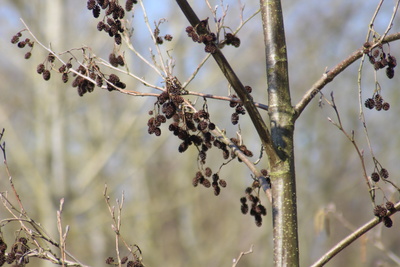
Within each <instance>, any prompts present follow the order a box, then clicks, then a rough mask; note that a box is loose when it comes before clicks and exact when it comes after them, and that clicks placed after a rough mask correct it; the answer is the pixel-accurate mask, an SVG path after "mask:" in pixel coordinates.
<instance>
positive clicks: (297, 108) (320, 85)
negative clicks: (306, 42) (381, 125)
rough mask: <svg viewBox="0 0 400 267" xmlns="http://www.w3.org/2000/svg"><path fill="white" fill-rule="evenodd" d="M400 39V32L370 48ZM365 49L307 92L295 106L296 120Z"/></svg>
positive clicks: (350, 57)
mask: <svg viewBox="0 0 400 267" xmlns="http://www.w3.org/2000/svg"><path fill="white" fill-rule="evenodd" d="M399 39H400V32H397V33H394V34H390V35H387V36H386V37H385V38H384V39H383V40H378V41H376V42H369V44H370V47H371V48H372V47H376V46H377V45H378V44H381V43H389V42H393V41H396V40H399ZM363 51H364V47H361V48H359V49H357V50H356V51H355V52H353V53H352V54H351V55H350V56H348V57H347V58H346V59H345V60H343V61H342V62H340V63H339V64H337V65H336V66H335V67H333V68H332V69H331V70H329V71H327V72H325V73H324V74H322V77H321V78H320V79H319V80H318V81H317V82H315V83H314V84H313V85H312V86H311V88H310V89H309V90H308V91H307V92H306V94H305V95H304V96H303V98H302V99H301V100H300V102H299V103H297V105H296V106H295V112H296V113H295V118H294V119H295V120H296V119H297V118H298V117H299V116H300V114H301V113H302V112H303V110H304V109H305V108H306V107H307V105H308V104H309V103H310V102H311V100H312V99H313V98H314V96H315V95H316V94H318V92H319V91H321V90H322V88H324V87H325V85H327V84H328V83H330V82H331V81H332V80H333V79H334V78H336V76H338V75H339V74H340V73H341V72H342V71H344V70H345V69H346V68H347V67H348V66H350V65H351V64H353V63H354V62H355V61H356V60H358V59H359V58H361V57H362V55H363V54H364V52H363Z"/></svg>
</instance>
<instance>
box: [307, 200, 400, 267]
mask: <svg viewBox="0 0 400 267" xmlns="http://www.w3.org/2000/svg"><path fill="white" fill-rule="evenodd" d="M399 210H400V202H398V203H397V204H396V205H395V207H394V210H393V211H389V212H388V214H387V216H391V215H393V214H394V213H396V212H398V211H399ZM381 221H382V220H380V219H379V218H378V217H375V218H374V219H372V220H370V221H369V222H367V223H366V224H364V225H363V226H361V227H360V228H358V229H357V230H356V231H354V232H352V233H351V234H350V235H348V236H347V237H346V238H344V239H343V240H342V241H340V242H339V243H337V244H336V245H335V246H334V247H333V248H332V249H331V250H329V251H328V252H327V253H326V254H325V255H323V256H322V257H321V258H320V259H319V260H318V261H316V262H315V263H314V264H313V265H311V267H319V266H323V265H325V264H326V263H327V262H328V261H330V260H331V259H332V258H333V257H334V256H335V255H336V254H338V253H339V252H340V251H342V250H343V249H345V248H346V247H348V246H349V245H350V244H352V243H353V242H354V241H356V240H357V239H358V238H359V237H361V236H362V235H363V234H365V233H366V232H368V231H369V230H371V229H372V228H374V227H375V226H376V225H378V224H379V223H380V222H381Z"/></svg>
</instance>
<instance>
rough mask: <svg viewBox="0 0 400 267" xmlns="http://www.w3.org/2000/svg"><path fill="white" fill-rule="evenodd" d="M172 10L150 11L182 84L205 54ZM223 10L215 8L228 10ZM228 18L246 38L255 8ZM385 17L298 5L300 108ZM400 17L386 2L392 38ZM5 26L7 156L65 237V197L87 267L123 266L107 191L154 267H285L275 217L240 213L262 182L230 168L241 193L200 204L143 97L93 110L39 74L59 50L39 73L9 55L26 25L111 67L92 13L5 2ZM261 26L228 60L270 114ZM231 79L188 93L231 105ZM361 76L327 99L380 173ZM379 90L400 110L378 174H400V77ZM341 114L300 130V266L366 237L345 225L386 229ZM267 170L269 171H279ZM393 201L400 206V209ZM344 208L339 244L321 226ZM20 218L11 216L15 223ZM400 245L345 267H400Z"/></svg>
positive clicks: (353, 249)
mask: <svg viewBox="0 0 400 267" xmlns="http://www.w3.org/2000/svg"><path fill="white" fill-rule="evenodd" d="M157 2H158V3H154V2H153V3H145V5H146V7H147V11H148V15H149V19H150V21H151V23H152V21H157V20H159V19H160V18H166V19H167V20H168V22H167V23H165V24H163V25H162V26H161V30H162V31H163V32H165V33H169V34H172V35H173V37H174V39H173V40H172V42H171V43H168V44H166V45H168V46H170V48H171V49H173V52H172V53H173V56H174V58H175V60H176V68H175V72H176V73H177V76H179V77H188V76H189V75H190V74H191V73H192V71H193V70H194V69H195V68H196V67H197V64H198V62H199V61H200V60H201V59H202V58H203V57H204V53H203V49H202V47H200V46H198V45H195V44H193V43H192V42H191V41H190V40H189V38H187V36H186V33H185V31H184V29H185V27H186V26H187V25H188V22H187V21H186V19H185V18H184V16H183V15H182V14H181V11H180V10H179V9H178V8H177V7H176V6H175V3H169V2H168V3H167V2H166V1H165V3H164V1H161V3H160V1H157ZM210 2H211V4H212V6H215V5H219V4H220V2H219V1H210ZM224 4H226V5H229V11H228V15H227V17H226V23H225V24H226V25H230V26H231V27H232V28H235V27H237V26H238V24H239V22H238V17H239V16H240V5H241V4H240V2H239V1H236V0H235V1H233V0H232V1H229V0H226V1H224ZM375 5H376V4H375V3H372V2H371V1H370V2H365V1H352V2H348V1H342V0H340V1H330V2H324V3H322V2H321V1H315V0H307V1H298V2H287V3H284V6H283V10H284V15H285V26H286V34H287V43H288V57H289V66H290V70H289V75H290V82H291V84H290V86H291V91H292V99H293V103H296V102H297V101H298V100H299V99H300V98H301V97H302V95H303V94H304V93H305V92H306V91H307V89H308V88H310V86H311V85H312V84H313V83H314V82H315V81H316V80H317V79H318V78H319V77H320V76H321V75H322V73H323V72H324V71H325V69H326V68H328V69H329V68H330V67H332V66H334V65H335V64H337V63H338V62H340V61H341V60H342V59H343V58H345V57H346V56H347V55H349V54H350V53H351V52H353V51H354V50H355V49H357V48H359V47H361V46H362V44H363V43H364V42H365V37H366V33H367V30H368V25H369V22H370V20H371V16H372V14H373V12H374V11H375V8H376V6H375ZM193 6H194V8H195V9H196V12H198V15H199V16H200V17H201V18H205V17H209V16H210V11H209V9H208V8H207V6H206V5H205V3H204V2H202V1H196V3H193ZM257 9H258V4H257V3H255V4H254V5H253V4H250V3H248V4H247V5H246V8H245V10H244V15H245V17H248V16H250V15H251V14H252V13H254V12H255V11H256V10H257ZM392 12H393V3H392V2H390V3H389V2H385V3H384V6H383V7H382V10H381V11H380V13H379V17H378V19H377V20H376V22H375V25H374V27H375V29H376V30H377V31H379V32H382V31H384V29H385V28H386V26H387V23H388V21H389V19H390V17H391V14H392ZM0 14H1V16H0V21H1V23H2V25H7V27H1V28H0V40H1V45H0V47H1V52H0V53H1V58H2V60H1V61H0V68H1V71H0V75H1V78H2V83H1V85H0V89H1V93H2V94H1V97H0V127H4V128H5V129H6V139H5V140H6V142H7V156H8V162H9V166H10V168H11V172H12V175H13V177H14V182H15V184H16V187H17V188H18V190H19V194H20V196H21V198H22V201H24V203H25V205H26V206H25V208H26V209H27V210H28V211H29V212H30V214H31V216H32V217H33V219H35V220H36V221H38V222H41V223H42V224H43V226H44V227H45V228H46V229H47V230H48V231H49V232H50V234H51V235H52V236H54V237H56V236H57V235H58V234H57V228H56V210H57V209H58V206H59V199H60V198H65V207H64V225H70V233H69V236H68V240H67V247H68V249H69V250H70V252H71V253H72V254H74V255H75V256H76V257H77V258H79V259H80V260H81V261H82V262H84V263H86V264H88V265H92V266H104V265H105V263H104V260H105V258H107V257H108V256H113V254H114V253H115V248H114V247H115V245H114V237H113V232H112V230H111V229H110V224H111V219H110V216H109V213H108V211H107V207H106V205H105V203H104V200H103V198H102V194H103V190H104V184H105V183H106V184H108V188H109V192H108V193H109V195H110V196H111V198H112V199H115V198H120V196H121V192H122V191H124V192H125V197H126V198H125V207H124V212H123V219H122V221H123V224H122V234H123V235H124V236H125V238H126V239H128V240H129V241H130V242H132V243H135V244H138V245H139V246H140V248H141V250H142V251H143V257H144V262H145V263H146V266H211V267H212V266H226V265H229V264H231V262H232V260H233V259H234V258H236V257H237V256H238V255H239V253H240V252H241V251H246V250H248V248H249V247H250V246H251V244H253V245H254V249H253V253H252V254H250V255H248V256H246V257H244V258H243V259H241V263H240V264H239V266H260V263H263V265H264V266H268V263H271V266H272V261H271V260H270V259H271V258H272V242H267V238H268V236H271V231H272V225H271V223H270V222H271V220H270V214H268V218H266V219H265V220H264V223H263V226H262V227H261V228H258V227H256V226H255V225H254V221H253V219H252V218H250V217H249V216H243V215H242V214H241V213H240V202H239V198H240V197H241V196H242V195H243V194H244V188H245V187H246V186H248V185H249V184H250V183H251V177H250V173H249V171H248V170H247V169H246V168H245V167H243V166H241V164H239V163H236V162H235V163H232V164H230V165H229V166H228V167H226V168H223V170H222V171H221V176H223V177H224V178H225V179H226V180H227V182H228V188H227V190H223V191H222V192H221V195H220V196H219V197H214V195H213V194H212V192H211V191H210V190H205V189H204V190H203V189H198V188H196V189H194V188H193V186H192V182H191V180H192V177H193V176H194V174H195V172H196V170H197V164H196V160H195V159H196V151H194V149H192V150H189V151H188V152H186V153H185V154H178V153H177V147H178V145H179V143H178V141H177V140H176V139H175V138H174V137H172V136H170V135H169V134H163V135H161V137H154V136H149V135H148V134H147V130H146V123H147V120H148V118H149V116H148V114H147V113H148V111H149V110H150V109H152V108H153V103H154V99H153V98H151V97H148V98H134V97H129V96H126V95H122V94H118V93H116V92H112V93H108V92H106V91H103V90H98V89H96V90H95V91H94V92H93V93H91V94H86V95H85V96H84V97H83V98H80V97H79V96H78V94H77V93H76V90H75V89H73V88H71V85H70V83H68V84H66V85H65V84H63V83H62V81H61V78H60V77H56V76H55V77H52V79H50V81H48V82H44V81H43V79H42V77H41V76H40V75H38V74H37V73H36V66H37V64H38V63H40V62H42V61H43V60H44V59H45V58H46V56H47V53H46V52H45V51H43V50H42V49H40V48H39V47H35V48H34V53H33V55H32V58H31V59H30V60H25V59H24V58H23V54H21V51H19V50H16V48H15V46H14V45H12V44H11V43H10V39H11V37H12V36H13V35H14V34H15V33H16V32H17V31H19V30H20V29H21V28H23V26H22V24H21V22H20V21H19V17H22V18H23V19H24V20H25V21H26V23H27V24H28V25H29V26H30V27H31V30H32V31H33V32H34V33H35V34H36V35H37V37H38V38H39V39H40V40H41V41H42V42H43V43H44V44H48V43H50V42H51V47H53V48H54V49H55V50H56V51H65V50H67V49H70V48H73V47H76V48H78V47H81V46H82V45H83V44H84V45H87V46H89V47H91V48H92V49H93V51H94V52H95V53H96V54H97V55H98V56H101V57H103V58H108V55H109V53H110V52H111V51H112V49H113V43H112V41H111V40H110V38H108V37H107V36H105V34H104V33H99V32H98V31H97V30H96V23H97V20H95V19H94V18H93V16H92V14H91V13H90V12H88V11H87V9H86V1H78V0H70V1H61V0H42V1H37V2H35V3H33V2H29V3H28V2H25V1H18V0H12V1H11V0H6V1H5V2H4V3H2V4H1V6H0ZM140 16H141V13H140V10H137V12H135V21H134V22H135V32H134V35H133V38H134V42H136V44H138V45H137V47H138V49H140V52H142V53H144V54H145V53H147V51H148V46H149V45H148V44H149V43H150V42H151V40H150V38H149V37H148V32H147V29H146V28H145V27H144V24H143V21H142V19H139V18H140ZM136 17H137V18H138V19H136ZM398 26H399V25H398V20H396V21H395V25H394V29H395V30H394V31H398V30H396V29H398ZM261 27H262V26H261V23H260V15H257V16H256V17H255V18H254V19H253V20H251V21H250V22H249V23H248V24H246V25H245V27H244V28H243V30H241V31H240V32H239V34H238V36H239V37H240V38H241V41H242V43H241V48H240V49H239V50H238V49H234V48H231V47H229V48H228V49H225V50H224V54H225V55H226V57H227V58H228V60H229V61H230V63H231V64H232V66H233V68H234V69H235V71H236V73H237V74H238V76H239V77H240V78H241V79H242V82H243V83H244V84H246V85H247V84H248V85H250V86H252V87H253V97H254V98H255V99H257V101H259V102H264V103H266V99H265V91H264V84H265V78H264V77H265V62H264V56H263V55H264V48H263V39H262V38H263V37H262V34H261V31H262V29H261ZM390 50H391V51H392V53H393V54H395V55H397V51H399V43H396V42H394V43H392V44H391V45H390ZM125 56H126V58H127V61H128V64H129V67H130V70H131V72H133V73H137V74H138V75H140V76H143V77H146V80H147V81H150V82H152V83H157V82H159V77H157V75H155V73H154V72H152V71H151V70H149V68H148V67H147V66H145V65H144V64H143V63H142V62H140V61H137V60H136V61H135V60H134V58H133V57H132V58H130V55H129V53H127V54H126V55H125ZM216 68H217V66H216V64H214V62H212V61H208V62H207V63H206V65H205V67H204V68H203V69H202V70H201V71H200V73H199V74H198V76H197V82H194V83H192V84H191V85H190V86H189V88H188V89H189V90H192V91H199V92H215V93H218V94H220V95H224V94H227V91H228V86H227V83H226V81H225V79H223V77H222V75H221V74H220V71H219V70H217V69H216ZM357 71H358V64H353V65H352V66H351V67H349V68H348V69H346V71H345V72H344V73H342V74H341V76H340V78H338V79H335V80H334V81H333V82H332V83H330V84H329V85H328V86H327V87H326V88H325V89H324V92H325V93H326V94H328V92H330V91H334V92H335V99H336V103H337V105H338V106H339V109H340V112H341V114H342V116H343V117H344V118H345V119H344V125H345V127H347V129H349V130H350V129H353V130H354V131H355V136H356V138H357V141H358V142H359V144H360V147H362V148H364V150H365V155H366V158H367V159H369V158H370V157H368V146H367V143H366V141H365V138H363V136H364V135H363V128H362V124H361V122H360V121H359V120H358V112H359V105H358V101H357V100H358V89H357ZM364 72H365V73H364V75H363V84H364V86H363V90H364V91H363V95H364V97H365V98H366V97H371V96H372V94H373V90H374V78H373V69H372V67H370V65H367V67H365V68H364ZM368 73H369V74H370V75H368ZM378 75H382V76H381V77H379V78H380V85H381V87H382V88H383V95H384V97H385V99H390V103H391V105H392V106H391V109H390V110H389V111H387V112H373V111H366V116H367V121H368V123H369V134H370V137H371V139H372V142H373V144H372V145H373V148H374V151H375V153H376V155H378V157H379V161H380V162H381V163H382V164H384V166H385V168H387V169H388V170H389V171H390V173H392V174H396V173H398V172H399V166H398V164H397V159H398V151H397V147H399V144H398V143H399V140H398V139H397V138H396V137H395V136H393V133H395V132H396V131H397V130H398V125H397V124H396V123H394V122H395V121H396V116H397V114H398V111H399V110H398V109H399V107H398V105H397V104H396V103H397V101H398V98H399V93H398V90H397V88H396V86H397V83H396V80H398V76H397V75H395V77H394V79H393V80H388V79H386V78H385V77H384V73H378ZM121 78H122V77H121ZM122 79H123V80H124V82H126V84H127V88H137V87H143V85H141V84H138V83H137V82H136V81H134V80H132V79H128V78H127V77H126V78H122ZM208 105H209V109H210V110H212V111H215V112H214V114H217V113H216V112H219V115H218V116H216V115H214V117H213V120H215V121H218V123H220V124H219V125H221V127H225V128H226V130H227V132H228V133H229V135H231V136H234V135H235V131H236V128H234V127H232V126H231V125H230V122H229V121H226V115H227V114H226V112H225V110H224V109H223V108H221V106H223V105H225V107H226V108H227V109H228V108H229V104H228V103H225V102H219V101H211V100H210V101H208ZM230 112H231V111H230V110H228V113H230ZM332 114H333V110H332V109H331V108H329V107H327V106H324V107H323V108H320V107H319V106H318V99H315V100H314V101H313V103H312V104H311V105H310V106H309V107H308V108H307V109H306V111H305V113H304V114H303V116H302V118H301V119H299V121H298V122H297V125H296V130H297V131H296V135H295V138H296V140H295V149H296V153H297V158H296V171H297V185H298V189H297V190H298V214H299V241H300V248H301V251H300V253H301V258H300V260H301V265H309V264H311V263H312V262H313V261H315V260H316V259H317V258H318V257H319V256H320V255H321V254H323V253H324V252H325V251H326V250H328V249H329V248H330V247H331V246H332V245H333V244H335V243H337V242H338V241H339V240H341V239H342V238H343V237H344V236H346V235H347V234H349V233H350V232H351V229H348V227H347V225H345V224H344V223H343V221H339V220H337V219H335V218H337V215H340V214H342V215H343V217H344V218H345V219H346V220H347V221H349V222H350V223H351V224H352V225H354V226H359V225H361V224H362V223H364V222H365V221H367V220H369V219H370V218H371V217H372V216H373V214H372V207H371V205H370V200H369V195H368V192H367V191H366V187H365V184H364V180H363V179H362V172H361V168H360V163H359V160H358V157H357V155H356V153H355V151H354V150H353V149H352V147H351V145H350V143H349V142H348V140H346V139H345V138H344V136H343V134H342V133H341V132H340V131H338V130H337V129H336V128H335V127H334V126H332V125H331V124H330V123H329V122H328V121H327V119H326V117H327V116H331V117H333V115H332ZM264 115H265V116H266V113H264ZM224 120H225V122H224ZM240 124H241V133H242V136H243V137H244V139H245V141H246V144H248V146H250V147H251V149H252V150H253V151H254V152H255V151H258V150H259V149H260V148H259V147H258V142H257V140H258V137H257V134H256V133H255V131H254V130H253V127H252V125H251V122H250V121H249V120H248V119H247V118H245V117H243V118H242V119H241V121H240ZM164 130H165V132H166V129H164ZM255 154H257V153H255ZM209 157H210V158H209V159H208V161H209V162H214V160H213V158H212V155H209ZM367 163H369V166H370V167H369V169H367V170H368V171H371V172H372V171H373V169H372V168H373V167H372V166H373V165H372V162H371V161H369V162H368V161H367ZM219 164H220V162H219V158H218V157H217V155H215V165H213V166H211V167H212V168H213V170H214V169H215V170H216V169H217V168H218V167H219ZM261 164H264V165H265V164H266V161H265V159H263V162H262V163H261ZM1 176H2V178H1V180H0V188H1V191H5V190H9V189H8V188H9V186H8V180H7V179H6V178H7V177H6V176H5V175H4V172H2V174H1ZM395 179H396V178H395ZM395 182H396V181H395ZM397 182H398V180H397ZM385 190H392V189H391V188H390V187H388V188H385ZM394 193H395V192H393V194H394ZM210 196H212V197H210ZM393 200H398V196H397V195H396V196H395V198H394V199H393ZM264 201H265V202H266V200H264ZM333 208H335V209H334V212H333V213H331V214H330V215H329V216H328V217H327V219H328V220H329V222H330V223H329V229H330V230H329V231H321V232H319V231H316V227H315V225H314V218H315V217H316V216H317V215H318V214H321V211H324V210H325V211H326V210H327V209H330V210H333ZM6 216H7V214H6V213H5V211H4V210H3V209H2V208H0V219H3V218H5V217H6ZM394 225H397V221H396V218H394ZM10 229H11V228H9V229H8V230H9V231H5V230H4V229H2V231H3V233H4V234H5V235H6V239H7V238H8V239H9V240H12V239H13V238H14V232H13V231H11V230H10ZM371 240H372V241H373V242H371ZM377 241H382V243H380V244H381V245H382V249H378V248H377V247H376V246H374V245H376V244H378V242H377ZM399 242H400V241H399V239H398V238H397V237H396V235H395V234H394V231H393V229H385V228H382V226H378V227H376V228H375V229H374V230H372V231H371V232H369V233H368V234H366V235H365V236H364V237H363V238H362V239H360V240H359V241H357V242H355V243H354V244H353V245H352V246H350V247H349V248H348V249H346V250H345V251H343V252H342V253H341V254H340V256H338V257H336V258H334V259H333V260H332V261H331V263H330V264H331V265H332V266H340V265H344V266H394V265H396V264H397V265H399V262H400V260H399V258H398V256H397V261H396V258H395V257H396V256H393V255H391V254H390V252H391V251H393V252H394V253H399V252H398V247H399V245H400V244H399ZM40 264H43V266H44V263H43V262H39V261H38V262H36V263H35V266H39V265H40Z"/></svg>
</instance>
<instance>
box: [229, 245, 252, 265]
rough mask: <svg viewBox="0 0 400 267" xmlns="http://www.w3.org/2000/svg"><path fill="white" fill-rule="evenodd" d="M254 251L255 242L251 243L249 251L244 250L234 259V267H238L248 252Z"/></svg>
mask: <svg viewBox="0 0 400 267" xmlns="http://www.w3.org/2000/svg"><path fill="white" fill-rule="evenodd" d="M250 253H253V244H251V246H250V249H249V250H248V251H242V252H240V254H239V257H238V258H237V259H233V264H232V267H236V265H237V264H238V263H239V261H240V259H241V258H242V257H243V256H244V255H247V254H250Z"/></svg>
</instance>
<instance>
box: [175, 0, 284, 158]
mask: <svg viewBox="0 0 400 267" xmlns="http://www.w3.org/2000/svg"><path fill="white" fill-rule="evenodd" d="M176 2H177V4H178V5H179V7H180V9H181V10H182V12H183V13H184V15H185V16H186V18H187V20H188V21H189V22H190V24H191V25H192V26H193V27H194V28H195V27H196V26H197V25H199V23H200V19H199V18H198V17H197V15H196V13H195V12H194V11H193V9H192V8H191V6H190V5H189V3H188V2H187V1H186V0H176ZM212 56H213V57H214V59H215V61H216V62H217V64H218V66H219V68H220V69H221V71H222V73H223V74H224V75H225V78H226V79H227V80H228V82H229V83H230V84H231V86H232V88H233V89H234V90H235V92H236V94H237V95H238V96H239V98H240V99H241V100H242V103H243V105H244V107H245V108H246V110H247V112H248V113H249V116H250V118H251V120H252V122H253V125H254V127H255V128H256V130H257V133H258V135H259V137H260V139H261V141H262V143H263V146H264V147H265V151H266V152H267V154H268V156H269V157H270V158H272V159H273V160H274V161H275V160H277V153H276V151H275V149H274V147H273V145H272V140H271V135H270V132H269V130H268V128H267V125H266V124H265V122H264V120H263V119H262V117H261V115H260V113H259V111H258V109H257V107H256V106H255V104H254V102H253V99H252V97H251V96H250V95H249V93H248V92H247V91H246V89H245V88H244V86H243V84H242V82H241V81H240V80H239V78H238V77H237V75H236V74H235V72H234V71H233V69H232V67H231V66H230V64H229V62H228V61H227V60H226V58H225V56H224V55H223V54H222V52H221V50H219V49H218V48H217V49H216V52H215V53H213V54H212Z"/></svg>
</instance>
